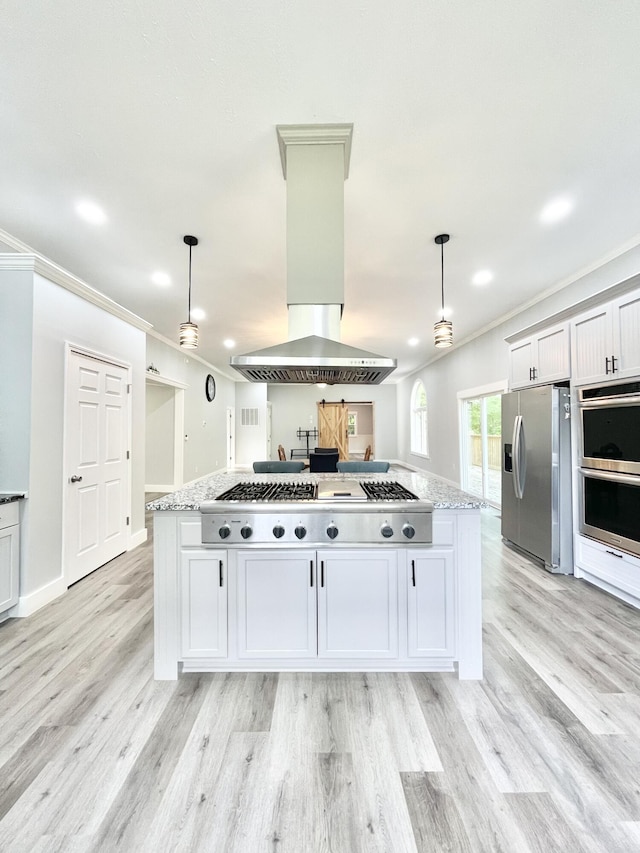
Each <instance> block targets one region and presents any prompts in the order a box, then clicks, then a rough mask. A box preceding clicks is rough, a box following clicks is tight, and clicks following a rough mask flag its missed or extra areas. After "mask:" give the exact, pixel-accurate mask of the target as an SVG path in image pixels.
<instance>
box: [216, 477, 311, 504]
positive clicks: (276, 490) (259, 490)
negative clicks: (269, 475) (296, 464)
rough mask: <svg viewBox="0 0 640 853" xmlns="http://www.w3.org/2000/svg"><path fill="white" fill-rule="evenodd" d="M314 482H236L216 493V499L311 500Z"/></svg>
mask: <svg viewBox="0 0 640 853" xmlns="http://www.w3.org/2000/svg"><path fill="white" fill-rule="evenodd" d="M315 496H316V487H315V484H314V483H291V482H286V483H236V485H235V486H233V487H232V488H230V489H228V490H227V491H226V492H223V493H222V494H221V495H218V497H217V498H216V500H217V501H311V500H313V499H314V498H315Z"/></svg>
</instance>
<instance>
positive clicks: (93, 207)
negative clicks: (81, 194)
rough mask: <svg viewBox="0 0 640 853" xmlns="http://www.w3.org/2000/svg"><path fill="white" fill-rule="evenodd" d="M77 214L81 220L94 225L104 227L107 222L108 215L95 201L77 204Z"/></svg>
mask: <svg viewBox="0 0 640 853" xmlns="http://www.w3.org/2000/svg"><path fill="white" fill-rule="evenodd" d="M76 213H77V214H78V216H79V217H81V219H84V221H85V222H90V223H91V224H92V225H104V223H105V222H106V221H107V214H106V213H105V212H104V210H103V209H102V208H101V207H100V206H99V205H97V204H95V203H94V202H93V201H79V202H78V203H77V204H76Z"/></svg>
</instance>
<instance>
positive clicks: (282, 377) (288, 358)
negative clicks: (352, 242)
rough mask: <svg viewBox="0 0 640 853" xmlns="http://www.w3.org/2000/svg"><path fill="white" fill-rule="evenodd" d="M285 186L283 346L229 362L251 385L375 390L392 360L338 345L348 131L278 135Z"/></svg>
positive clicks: (334, 128) (298, 129) (318, 129)
mask: <svg viewBox="0 0 640 853" xmlns="http://www.w3.org/2000/svg"><path fill="white" fill-rule="evenodd" d="M276 130H277V134H278V144H279V147H280V158H281V161H282V171H283V174H284V177H285V180H286V182H287V306H288V309H289V340H288V341H287V342H286V343H283V344H279V345H277V346H273V347H267V348H266V349H261V350H256V351H255V352H250V353H246V354H245V355H236V356H232V357H231V359H230V360H229V364H230V365H231V367H233V368H235V369H236V370H237V371H238V372H239V373H241V374H242V375H243V376H244V377H245V378H246V379H248V380H249V381H250V382H271V383H278V384H288V383H296V384H307V385H310V384H317V383H322V382H324V383H326V384H327V385H336V384H341V385H378V384H379V383H380V382H382V380H383V379H384V378H385V377H387V376H388V375H389V374H390V373H391V372H392V371H393V370H395V368H396V366H397V362H396V360H395V359H393V358H386V357H385V356H381V355H377V354H376V353H372V352H367V351H366V350H361V349H357V348H356V347H351V346H347V345H346V344H342V343H340V318H341V316H342V309H343V306H344V181H345V179H346V178H347V177H348V175H349V159H350V155H351V136H352V133H353V125H351V124H338V125H286V126H284V125H280V126H278V127H277V128H276Z"/></svg>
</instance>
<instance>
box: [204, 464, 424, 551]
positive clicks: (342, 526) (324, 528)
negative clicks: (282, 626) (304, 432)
mask: <svg viewBox="0 0 640 853" xmlns="http://www.w3.org/2000/svg"><path fill="white" fill-rule="evenodd" d="M200 511H201V513H202V542H203V544H205V545H214V544H215V545H242V546H257V545H259V546H263V545H287V546H290V545H296V546H299V545H307V546H310V545H339V544H348V545H354V544H363V545H365V544H371V543H379V544H394V545H396V546H397V545H399V544H404V545H408V544H412V545H424V544H430V543H431V541H432V512H433V504H431V503H430V502H429V501H423V500H420V498H418V497H417V495H414V494H413V492H410V491H409V490H408V489H406V488H405V487H404V486H402V485H401V484H400V483H398V482H396V481H387V480H338V479H336V480H321V481H319V482H318V483H312V482H292V481H283V482H273V481H272V482H244V483H237V484H236V485H235V486H233V487H232V488H231V489H229V490H228V491H226V492H224V493H223V494H221V495H219V496H218V497H217V498H216V499H215V500H211V501H205V502H204V503H203V504H202V505H201V507H200Z"/></svg>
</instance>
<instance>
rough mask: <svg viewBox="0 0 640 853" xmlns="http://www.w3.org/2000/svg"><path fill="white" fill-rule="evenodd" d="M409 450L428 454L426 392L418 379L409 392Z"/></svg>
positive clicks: (423, 454)
mask: <svg viewBox="0 0 640 853" xmlns="http://www.w3.org/2000/svg"><path fill="white" fill-rule="evenodd" d="M411 452H412V453H419V454H420V455H422V456H428V455H429V442H428V430H427V392H426V391H425V388H424V385H423V384H422V382H421V380H420V379H418V381H417V382H416V384H415V385H414V386H413V392H412V394H411Z"/></svg>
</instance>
